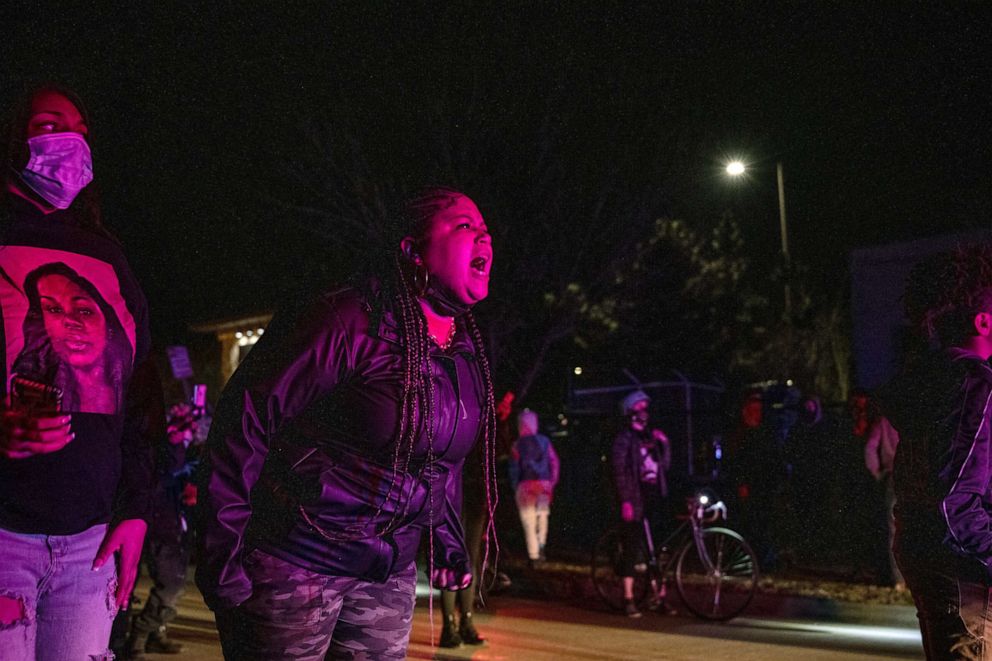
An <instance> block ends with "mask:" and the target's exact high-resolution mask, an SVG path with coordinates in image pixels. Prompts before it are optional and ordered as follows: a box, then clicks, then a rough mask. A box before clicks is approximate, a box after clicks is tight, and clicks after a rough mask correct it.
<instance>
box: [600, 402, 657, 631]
mask: <svg viewBox="0 0 992 661" xmlns="http://www.w3.org/2000/svg"><path fill="white" fill-rule="evenodd" d="M650 403H651V398H650V397H648V395H647V393H645V392H644V391H643V390H635V391H633V392H632V393H630V394H629V395H627V396H626V397H624V398H623V401H622V402H621V403H620V408H621V410H622V412H623V415H624V418H625V419H626V422H627V424H626V425H625V426H624V428H623V430H622V431H621V432H620V433H619V434H618V435H617V437H616V440H614V442H613V450H612V452H611V457H610V458H611V465H612V468H613V477H614V481H615V484H616V489H617V497H618V499H619V501H620V518H621V519H622V521H623V527H624V545H623V547H624V554H623V556H624V557H623V558H622V563H621V565H622V566H621V572H620V573H621V575H622V576H623V596H624V611H625V612H626V613H627V616H628V617H640V615H641V613H640V611H639V610H638V608H637V604H636V603H634V572H635V565H637V564H640V563H643V562H645V558H644V557H643V555H644V553H645V550H644V549H645V539H644V523H643V522H644V520H645V519H646V520H647V521H648V523H649V524H650V526H651V531H652V534H653V535H654V536H655V537H656V538H657V539H663V537H661V536H659V535H660V532H661V528H662V527H663V524H664V519H665V507H666V500H667V498H668V478H667V476H666V475H665V473H667V472H668V468H669V466H671V463H672V451H671V445H670V444H669V442H668V436H666V435H665V433H664V432H663V431H661V430H660V429H651V428H649V427H648V420H649V414H648V406H649V405H650ZM652 587H653V590H654V594H653V596H652V600H651V608H652V609H655V608H660V607H662V605H663V600H664V593H663V590H662V588H661V586H658V585H653V586H652Z"/></svg>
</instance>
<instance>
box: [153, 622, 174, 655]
mask: <svg viewBox="0 0 992 661" xmlns="http://www.w3.org/2000/svg"><path fill="white" fill-rule="evenodd" d="M145 651H146V652H151V653H152V654H179V653H180V652H182V651H183V644H182V643H180V642H177V641H175V640H172V639H171V638H169V635H168V633H166V629H165V625H164V624H163V625H162V626H160V627H159V628H158V631H152V632H151V634H149V636H148V642H146V643H145Z"/></svg>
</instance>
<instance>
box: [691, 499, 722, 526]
mask: <svg viewBox="0 0 992 661" xmlns="http://www.w3.org/2000/svg"><path fill="white" fill-rule="evenodd" d="M689 514H690V515H691V516H692V518H693V519H695V520H696V521H699V522H701V523H713V522H714V521H717V520H719V519H726V518H727V506H726V505H725V504H724V503H723V501H722V500H718V501H716V502H715V503H710V504H703V503H701V502H699V501H696V502H692V503H689Z"/></svg>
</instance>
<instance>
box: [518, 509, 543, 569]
mask: <svg viewBox="0 0 992 661" xmlns="http://www.w3.org/2000/svg"><path fill="white" fill-rule="evenodd" d="M520 523H521V524H522V525H523V528H524V540H525V541H526V542H527V557H528V558H529V559H530V560H537V559H538V557H539V556H540V552H541V549H540V546H539V545H538V543H537V508H536V507H534V505H532V504H531V505H522V506H520Z"/></svg>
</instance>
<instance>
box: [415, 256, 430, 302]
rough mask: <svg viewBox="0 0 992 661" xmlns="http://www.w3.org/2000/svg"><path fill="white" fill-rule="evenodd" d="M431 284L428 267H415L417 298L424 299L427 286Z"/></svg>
mask: <svg viewBox="0 0 992 661" xmlns="http://www.w3.org/2000/svg"><path fill="white" fill-rule="evenodd" d="M429 284H430V277H429V275H428V273H427V266H425V265H424V264H423V263H420V264H417V265H416V266H414V267H413V289H414V291H415V292H416V294H417V296H420V297H424V296H425V295H426V294H427V286H428V285H429Z"/></svg>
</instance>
